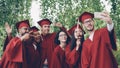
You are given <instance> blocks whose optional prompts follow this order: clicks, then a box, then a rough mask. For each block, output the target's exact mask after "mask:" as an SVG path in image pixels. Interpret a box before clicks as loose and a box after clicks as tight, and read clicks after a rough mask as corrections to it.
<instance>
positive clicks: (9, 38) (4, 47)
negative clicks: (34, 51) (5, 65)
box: [3, 36, 12, 51]
mask: <svg viewBox="0 0 120 68" xmlns="http://www.w3.org/2000/svg"><path fill="white" fill-rule="evenodd" d="M11 39H12V36H7V37H6V38H5V42H4V46H3V51H5V49H6V47H7V44H8V43H9V42H10V40H11Z"/></svg>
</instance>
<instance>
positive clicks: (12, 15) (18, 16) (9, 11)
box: [0, 0, 31, 55]
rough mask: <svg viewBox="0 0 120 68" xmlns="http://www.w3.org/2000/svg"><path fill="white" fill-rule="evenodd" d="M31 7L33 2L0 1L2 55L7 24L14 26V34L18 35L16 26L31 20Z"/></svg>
mask: <svg viewBox="0 0 120 68" xmlns="http://www.w3.org/2000/svg"><path fill="white" fill-rule="evenodd" d="M30 6H31V0H0V40H1V41H0V55H1V51H2V46H3V42H4V39H5V36H6V33H5V29H4V24H5V22H8V23H9V24H10V25H13V34H16V31H15V30H14V24H15V23H16V22H17V21H20V20H24V19H30V14H29V8H30Z"/></svg>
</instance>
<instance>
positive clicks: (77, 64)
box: [65, 45, 81, 68]
mask: <svg viewBox="0 0 120 68" xmlns="http://www.w3.org/2000/svg"><path fill="white" fill-rule="evenodd" d="M65 53H66V60H67V63H68V64H69V68H81V60H80V59H81V54H80V52H78V51H76V48H74V49H73V50H72V51H71V50H70V45H68V46H67V47H66V52H65Z"/></svg>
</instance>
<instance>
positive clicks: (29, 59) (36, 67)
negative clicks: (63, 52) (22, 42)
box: [25, 43, 40, 68]
mask: <svg viewBox="0 0 120 68" xmlns="http://www.w3.org/2000/svg"><path fill="white" fill-rule="evenodd" d="M31 44H32V43H31ZM35 46H36V47H37V45H35ZM25 58H26V64H27V68H40V53H39V50H38V48H37V49H36V50H35V48H34V46H33V45H30V44H29V45H26V46H25Z"/></svg>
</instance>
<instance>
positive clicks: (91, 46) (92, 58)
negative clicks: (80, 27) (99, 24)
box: [81, 28, 118, 68]
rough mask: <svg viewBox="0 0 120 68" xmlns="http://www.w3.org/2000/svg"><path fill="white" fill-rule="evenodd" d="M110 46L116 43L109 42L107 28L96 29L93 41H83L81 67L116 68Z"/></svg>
mask: <svg viewBox="0 0 120 68" xmlns="http://www.w3.org/2000/svg"><path fill="white" fill-rule="evenodd" d="M113 39H115V38H113ZM114 41H115V40H114ZM112 46H116V45H112V44H111V41H110V36H109V32H108V30H107V28H102V29H99V30H96V31H95V33H94V36H93V41H91V40H90V39H87V40H86V41H85V42H84V43H83V49H82V56H81V58H82V59H81V60H82V61H81V63H82V68H118V65H117V62H116V60H115V57H114V55H113V53H112Z"/></svg>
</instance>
